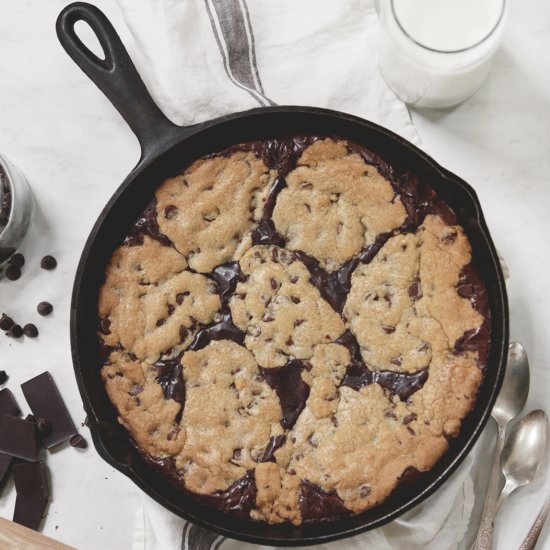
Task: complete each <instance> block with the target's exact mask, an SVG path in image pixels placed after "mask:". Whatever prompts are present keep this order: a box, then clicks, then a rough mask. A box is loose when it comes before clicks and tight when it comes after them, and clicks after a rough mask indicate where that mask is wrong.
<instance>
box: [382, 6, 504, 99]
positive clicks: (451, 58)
mask: <svg viewBox="0 0 550 550" xmlns="http://www.w3.org/2000/svg"><path fill="white" fill-rule="evenodd" d="M506 1H507V0H380V5H379V8H380V9H379V15H380V38H379V49H378V63H379V66H380V71H381V73H382V76H383V77H384V79H385V81H386V83H387V84H388V86H390V88H391V89H392V90H393V91H394V92H395V93H396V94H397V95H398V96H399V97H400V98H401V99H402V100H403V101H405V102H406V103H408V104H410V105H414V106H417V107H426V108H432V109H442V108H446V107H451V106H453V105H457V104H459V103H461V102H462V101H464V100H465V99H467V98H468V97H470V96H471V95H472V94H474V93H475V92H476V90H477V89H478V88H479V87H480V86H481V84H482V83H483V81H484V80H485V77H486V76H487V73H488V72H489V68H490V66H491V62H492V60H493V57H494V54H495V52H496V51H497V49H498V47H499V45H500V42H501V40H502V33H503V27H504V22H505V19H506V11H507V5H506Z"/></svg>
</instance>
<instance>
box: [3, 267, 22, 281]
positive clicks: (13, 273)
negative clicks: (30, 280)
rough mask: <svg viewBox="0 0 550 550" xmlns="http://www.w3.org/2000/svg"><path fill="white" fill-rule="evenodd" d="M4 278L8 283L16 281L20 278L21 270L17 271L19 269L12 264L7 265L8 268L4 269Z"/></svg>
mask: <svg viewBox="0 0 550 550" xmlns="http://www.w3.org/2000/svg"><path fill="white" fill-rule="evenodd" d="M6 277H7V278H8V279H9V280H10V281H17V279H19V277H21V269H19V267H17V266H16V265H13V264H12V265H8V267H7V268H6Z"/></svg>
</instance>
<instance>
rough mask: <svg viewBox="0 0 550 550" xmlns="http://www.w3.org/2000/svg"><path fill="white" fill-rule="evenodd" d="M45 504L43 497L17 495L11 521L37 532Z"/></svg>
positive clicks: (46, 500) (46, 502) (45, 500)
mask: <svg viewBox="0 0 550 550" xmlns="http://www.w3.org/2000/svg"><path fill="white" fill-rule="evenodd" d="M47 504H48V499H47V498H44V497H25V496H21V495H17V498H16V499H15V510H14V511H13V521H14V522H15V523H19V525H23V526H24V527H28V528H29V529H34V530H35V531H38V528H39V527H40V522H41V521H42V516H43V515H44V510H45V509H46V505H47Z"/></svg>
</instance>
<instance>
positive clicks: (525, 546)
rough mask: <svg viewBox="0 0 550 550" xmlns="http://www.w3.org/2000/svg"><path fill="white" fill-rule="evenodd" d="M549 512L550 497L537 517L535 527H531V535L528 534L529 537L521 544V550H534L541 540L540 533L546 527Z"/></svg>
mask: <svg viewBox="0 0 550 550" xmlns="http://www.w3.org/2000/svg"><path fill="white" fill-rule="evenodd" d="M548 512H550V497H548V498H547V499H546V502H545V503H544V505H543V506H542V508H541V509H540V512H539V515H538V516H537V517H536V519H535V521H534V522H533V525H531V529H529V533H527V536H526V537H525V539H524V541H523V542H522V543H521V546H520V547H519V550H534V548H535V546H536V545H537V541H538V540H539V536H540V532H541V531H542V528H543V527H544V522H545V521H546V518H547V517H548Z"/></svg>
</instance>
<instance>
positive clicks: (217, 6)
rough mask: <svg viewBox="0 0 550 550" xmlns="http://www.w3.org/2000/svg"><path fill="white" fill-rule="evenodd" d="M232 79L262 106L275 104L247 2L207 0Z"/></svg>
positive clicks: (242, 0)
mask: <svg viewBox="0 0 550 550" xmlns="http://www.w3.org/2000/svg"><path fill="white" fill-rule="evenodd" d="M204 3H205V6H206V11H207V13H208V17H209V18H210V24H211V25H212V30H213V31H214V37H215V38H216V43H217V44H218V48H219V50H220V54H221V56H222V59H223V64H224V68H225V72H226V73H227V76H228V77H229V79H230V80H231V81H232V82H233V84H235V85H236V86H238V87H239V88H241V89H242V90H245V91H246V92H248V93H249V94H250V95H251V96H252V97H253V98H254V99H255V100H256V101H257V102H258V103H259V104H260V105H261V106H264V107H265V106H268V105H275V103H274V102H273V101H271V99H269V98H268V97H267V96H266V95H265V94H264V91H263V87H262V83H261V80H260V75H259V73H258V67H257V64H256V51H255V47H254V33H253V32H252V27H251V25H250V17H249V14H248V8H247V6H246V0H204Z"/></svg>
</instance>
